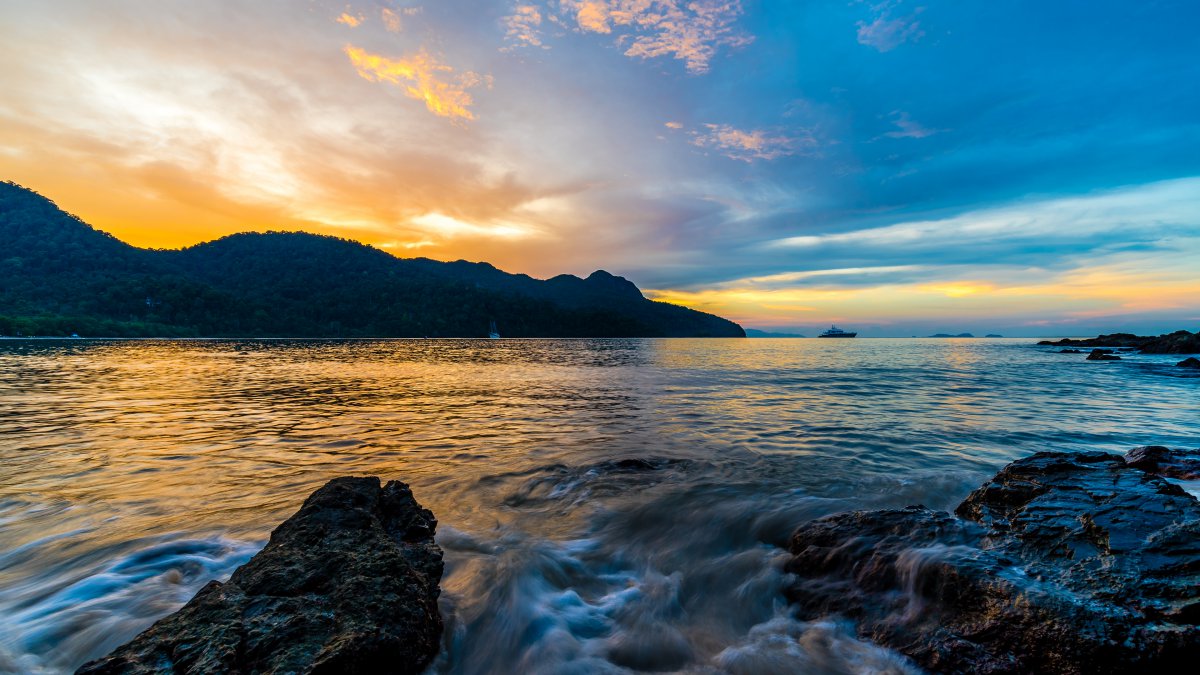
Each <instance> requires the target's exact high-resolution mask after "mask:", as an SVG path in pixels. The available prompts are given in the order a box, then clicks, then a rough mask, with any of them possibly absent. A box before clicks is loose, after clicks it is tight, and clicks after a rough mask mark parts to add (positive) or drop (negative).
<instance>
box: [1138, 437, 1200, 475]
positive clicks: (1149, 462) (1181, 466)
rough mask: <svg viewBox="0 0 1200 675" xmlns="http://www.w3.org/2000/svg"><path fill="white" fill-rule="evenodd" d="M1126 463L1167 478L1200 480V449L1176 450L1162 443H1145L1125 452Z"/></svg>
mask: <svg viewBox="0 0 1200 675" xmlns="http://www.w3.org/2000/svg"><path fill="white" fill-rule="evenodd" d="M1125 463H1126V464H1128V465H1129V466H1132V467H1134V468H1136V469H1141V470H1142V471H1146V472H1149V473H1153V474H1156V475H1159V476H1165V477H1166V478H1177V479H1179V480H1200V449H1196V450H1174V449H1171V448H1167V447H1163V446H1161V445H1143V446H1142V447H1140V448H1134V449H1132V450H1130V451H1129V452H1127V453H1125Z"/></svg>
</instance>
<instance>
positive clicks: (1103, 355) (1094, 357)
mask: <svg viewBox="0 0 1200 675" xmlns="http://www.w3.org/2000/svg"><path fill="white" fill-rule="evenodd" d="M1087 360H1088V361H1120V360H1121V357H1119V356H1117V355H1115V354H1113V353H1112V350H1111V349H1093V350H1092V353H1091V354H1088V357H1087Z"/></svg>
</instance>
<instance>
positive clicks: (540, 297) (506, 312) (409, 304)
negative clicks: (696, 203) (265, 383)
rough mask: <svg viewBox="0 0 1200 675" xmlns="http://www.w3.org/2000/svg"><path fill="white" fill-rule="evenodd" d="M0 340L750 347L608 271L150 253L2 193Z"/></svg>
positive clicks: (300, 237)
mask: <svg viewBox="0 0 1200 675" xmlns="http://www.w3.org/2000/svg"><path fill="white" fill-rule="evenodd" d="M0 242H2V243H0V334H3V335H14V334H18V333H20V334H25V335H69V334H71V333H79V334H82V335H94V336H99V335H112V336H141V335H148V336H201V335H204V336H230V337H483V336H484V335H486V333H487V329H488V325H489V322H490V321H495V322H496V324H497V327H498V329H499V331H500V332H501V334H503V335H504V336H505V337H744V335H745V334H744V333H743V331H742V329H741V327H739V326H738V325H737V324H735V323H733V322H731V321H727V320H725V319H722V318H720V317H716V316H713V315H711V314H705V313H703V312H697V311H695V310H691V309H687V308H684V307H678V306H674V305H668V304H665V303H660V302H653V301H651V300H647V299H646V298H645V297H644V296H642V293H641V291H639V290H638V288H637V286H635V285H634V284H633V283H631V282H630V281H628V280H627V279H624V278H622V277H618V276H614V275H612V274H609V273H608V272H605V271H603V270H598V271H596V272H593V273H592V274H591V275H589V276H588V277H587V278H586V279H581V278H579V277H576V276H571V275H560V276H557V277H554V278H552V279H549V280H545V281H542V280H538V279H534V278H532V277H529V276H527V275H524V274H509V273H507V272H503V271H501V270H499V269H496V268H495V267H494V266H492V265H490V264H488V263H473V262H467V261H463V260H460V261H456V262H451V263H444V262H438V261H435V260H429V259H427V258H411V259H402V258H396V257H394V256H392V255H390V254H388V253H386V252H384V251H381V250H379V249H377V248H373V247H371V246H366V245H364V244H361V243H358V242H355V241H350V240H347V239H340V238H337V237H331V236H323V235H315V234H306V233H300V232H266V233H244V234H234V235H229V236H226V237H222V238H220V239H217V240H215V241H211V242H207V243H203V244H198V245H196V246H192V247H189V248H186V249H183V250H178V251H160V250H149V249H140V248H136V247H133V246H130V245H128V244H126V243H124V242H122V241H120V240H118V239H116V238H115V237H112V236H111V235H109V234H106V233H104V232H100V231H98V230H96V229H94V228H92V227H91V226H89V225H88V224H86V223H84V222H83V221H82V220H80V219H78V218H76V217H74V216H72V215H70V214H67V213H65V212H63V211H62V210H61V209H59V208H58V207H57V206H56V205H55V204H54V202H52V201H50V200H48V199H46V198H45V197H43V196H41V195H39V194H37V193H36V192H33V191H31V190H27V189H25V188H23V187H21V186H19V185H16V184H14V183H2V184H0Z"/></svg>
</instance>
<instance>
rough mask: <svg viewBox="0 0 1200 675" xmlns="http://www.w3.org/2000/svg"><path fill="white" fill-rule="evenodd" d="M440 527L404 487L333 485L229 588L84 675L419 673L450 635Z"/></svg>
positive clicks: (217, 589) (214, 591) (375, 482)
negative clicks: (441, 598) (442, 611)
mask: <svg viewBox="0 0 1200 675" xmlns="http://www.w3.org/2000/svg"><path fill="white" fill-rule="evenodd" d="M436 527H437V521H436V520H435V519H434V517H433V514H432V513H430V512H429V511H428V510H426V509H424V508H422V507H421V505H420V504H418V503H417V501H416V499H414V498H413V495H412V492H411V491H410V490H409V489H408V486H407V485H405V484H404V483H400V482H398V481H392V482H389V483H388V484H387V485H386V486H384V487H382V488H381V487H380V483H379V479H378V478H336V479H334V480H331V481H329V483H327V484H326V485H325V486H324V487H322V488H321V489H319V490H317V491H316V492H314V493H313V494H312V496H310V497H309V498H308V500H307V501H305V502H304V505H303V506H302V507H301V508H300V510H299V511H298V512H297V513H296V514H295V515H293V516H292V517H291V518H289V519H288V520H287V521H285V522H284V523H283V524H282V525H280V526H279V527H278V528H277V529H276V530H275V531H274V532H272V533H271V540H270V542H269V543H268V544H267V546H266V548H264V549H263V550H262V551H261V552H259V553H258V555H256V556H254V557H253V558H252V559H251V560H250V561H249V562H248V563H246V564H245V565H243V566H241V567H239V568H238V569H237V570H236V571H235V572H234V573H233V576H232V577H230V579H229V581H227V582H225V583H223V584H222V583H219V582H216V581H213V582H210V583H209V584H208V585H207V586H205V587H204V588H202V589H201V590H200V592H199V593H197V594H196V596H195V597H194V598H192V600H191V601H190V602H188V603H187V604H186V605H184V607H183V608H182V609H180V610H179V611H178V612H176V613H174V614H172V615H170V616H168V617H167V618H165V619H162V620H161V621H159V622H158V623H155V624H154V625H153V626H151V627H150V628H149V629H148V630H146V631H145V632H143V633H142V634H141V635H138V636H137V637H136V638H134V639H133V640H132V641H131V642H129V643H128V644H126V645H124V646H122V647H120V648H118V649H117V650H116V651H114V652H113V653H112V654H109V655H108V656H106V657H104V658H102V659H99V660H97V661H93V662H91V663H88V664H86V665H85V666H83V667H82V668H80V669H79V671H78V672H77V675H80V674H82V675H115V674H118V673H121V674H137V675H142V674H150V673H155V674H158V673H162V674H167V673H174V674H179V675H183V674H191V673H194V674H200V673H238V674H241V673H245V674H249V673H256V674H263V675H266V674H278V675H283V674H284V673H311V674H314V675H315V674H322V673H323V674H333V673H364V674H365V673H382V672H387V673H419V672H421V671H422V670H423V669H424V668H425V667H426V666H427V665H428V664H429V662H430V661H431V660H432V659H433V657H434V656H435V655H436V654H437V652H438V649H439V640H440V637H441V632H442V620H441V617H440V615H439V614H438V607H437V598H438V593H439V589H438V583H439V581H440V580H441V576H442V551H441V549H440V548H438V546H437V544H435V543H434V540H433V535H434V530H435V528H436Z"/></svg>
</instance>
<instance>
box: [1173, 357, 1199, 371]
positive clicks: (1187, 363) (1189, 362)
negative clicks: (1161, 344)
mask: <svg viewBox="0 0 1200 675" xmlns="http://www.w3.org/2000/svg"><path fill="white" fill-rule="evenodd" d="M1175 365H1176V366H1178V367H1180V368H1195V369H1200V359H1198V358H1196V357H1194V356H1192V357H1188V358H1186V359H1184V360H1182V361H1180V362H1179V363H1176V364H1175Z"/></svg>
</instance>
